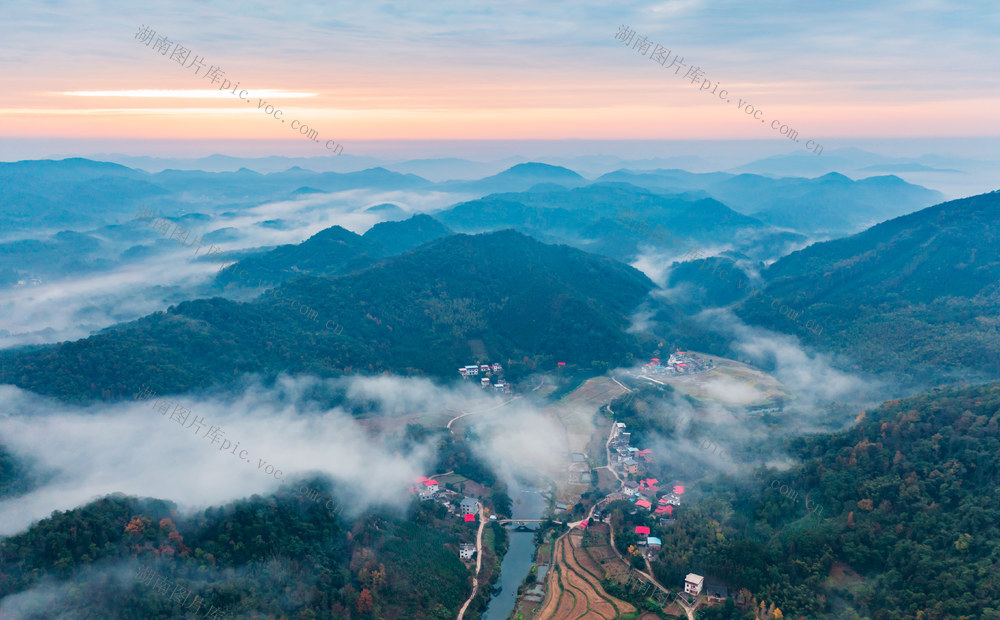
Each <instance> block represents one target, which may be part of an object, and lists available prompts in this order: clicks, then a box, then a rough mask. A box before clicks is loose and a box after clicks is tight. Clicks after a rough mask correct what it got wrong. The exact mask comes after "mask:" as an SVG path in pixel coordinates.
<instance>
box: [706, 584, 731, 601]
mask: <svg viewBox="0 0 1000 620" xmlns="http://www.w3.org/2000/svg"><path fill="white" fill-rule="evenodd" d="M705 591H706V593H707V594H708V600H710V601H724V600H726V599H727V598H729V590H727V589H726V586H708V587H707V588H705Z"/></svg>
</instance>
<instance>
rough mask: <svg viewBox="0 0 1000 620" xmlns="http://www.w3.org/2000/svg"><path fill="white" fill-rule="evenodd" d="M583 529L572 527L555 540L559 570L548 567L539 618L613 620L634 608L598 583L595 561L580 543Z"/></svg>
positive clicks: (547, 619) (541, 619)
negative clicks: (602, 619) (546, 584)
mask: <svg viewBox="0 0 1000 620" xmlns="http://www.w3.org/2000/svg"><path fill="white" fill-rule="evenodd" d="M582 540H583V532H582V531H577V530H574V531H572V532H570V533H568V534H567V535H565V536H563V537H561V538H560V539H559V540H558V541H557V543H556V562H557V564H558V566H559V567H560V570H558V571H556V570H552V571H549V574H548V592H549V596H548V597H546V599H545V603H544V605H543V606H542V608H541V609H540V610H539V611H538V615H537V616H536V618H538V619H539V620H583V619H585V618H586V619H589V618H593V619H595V620H596V619H597V618H605V619H606V620H612V619H614V618H618V617H620V616H621V615H622V614H625V613H630V612H634V611H635V610H636V609H635V607H633V606H632V605H630V604H628V603H626V602H624V601H621V600H618V599H616V598H614V597H612V596H610V595H608V594H607V593H606V592H605V591H604V589H603V588H602V587H601V583H600V577H599V573H598V572H597V571H598V570H599V568H598V566H597V563H596V562H594V560H593V559H592V558H591V557H590V556H589V555H588V554H587V550H586V549H584V548H583V547H582V546H581V542H582Z"/></svg>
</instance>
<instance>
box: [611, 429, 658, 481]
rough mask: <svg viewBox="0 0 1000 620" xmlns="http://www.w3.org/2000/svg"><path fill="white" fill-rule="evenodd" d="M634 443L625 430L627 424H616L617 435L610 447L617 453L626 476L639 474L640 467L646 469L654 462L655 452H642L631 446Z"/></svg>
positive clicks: (630, 435) (612, 439)
mask: <svg viewBox="0 0 1000 620" xmlns="http://www.w3.org/2000/svg"><path fill="white" fill-rule="evenodd" d="M631 441H632V434H631V433H629V432H628V431H626V430H625V424H623V423H622V422H616V423H615V435H614V437H612V438H611V442H610V443H609V444H608V447H609V448H610V449H611V450H613V451H614V452H615V454H616V455H617V459H618V465H620V466H621V469H622V472H624V473H626V474H638V473H639V468H640V467H645V466H646V465H648V464H649V463H652V462H653V451H652V450H649V449H646V450H640V449H638V448H634V447H632V446H630V445H629V443H630V442H631Z"/></svg>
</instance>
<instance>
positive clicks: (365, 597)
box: [354, 588, 375, 614]
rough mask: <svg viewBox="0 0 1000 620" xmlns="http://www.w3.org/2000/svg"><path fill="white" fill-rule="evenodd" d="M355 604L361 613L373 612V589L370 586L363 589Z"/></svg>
mask: <svg viewBox="0 0 1000 620" xmlns="http://www.w3.org/2000/svg"><path fill="white" fill-rule="evenodd" d="M354 605H355V607H357V610H358V612H360V613H363V614H367V613H371V612H372V611H373V610H374V609H375V600H374V599H373V598H372V593H371V590H369V589H368V588H365V589H364V590H362V591H361V594H359V595H358V600H356V601H355V602H354Z"/></svg>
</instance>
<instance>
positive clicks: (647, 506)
mask: <svg viewBox="0 0 1000 620" xmlns="http://www.w3.org/2000/svg"><path fill="white" fill-rule="evenodd" d="M635 505H636V506H639V507H640V508H645V509H646V510H649V509H650V508H651V507H652V506H653V504H652V502H650V501H649V500H645V499H640V500H639V501H637V502H636V503H635Z"/></svg>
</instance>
